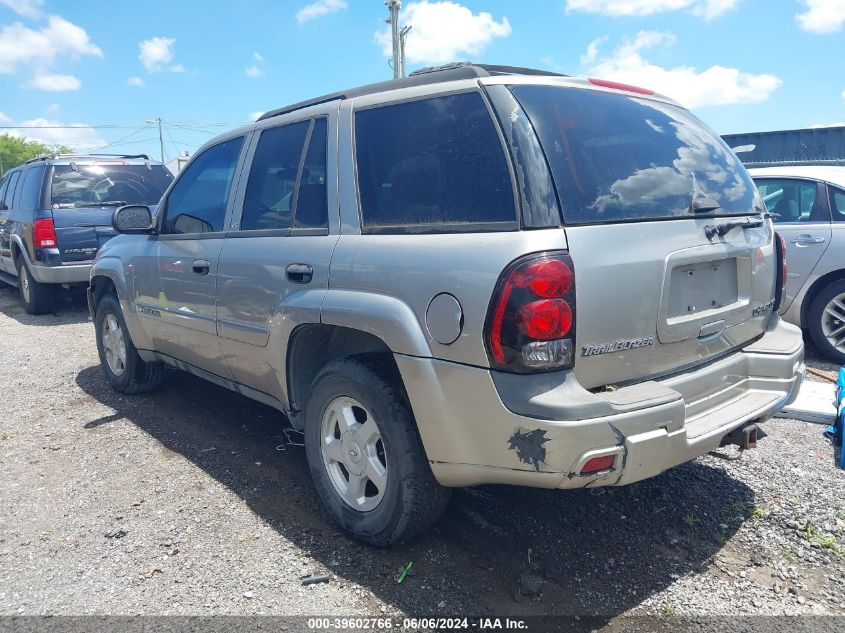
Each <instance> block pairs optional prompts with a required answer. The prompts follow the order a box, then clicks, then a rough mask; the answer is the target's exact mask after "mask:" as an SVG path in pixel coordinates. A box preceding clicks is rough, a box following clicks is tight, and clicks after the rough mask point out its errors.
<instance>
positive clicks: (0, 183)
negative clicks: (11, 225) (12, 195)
mask: <svg viewBox="0 0 845 633" xmlns="http://www.w3.org/2000/svg"><path fill="white" fill-rule="evenodd" d="M8 186H9V175H8V174H6V175H5V176H3V178H1V179H0V211H8V207H6V206H5V205H4V204H3V199H4V198H5V197H6V187H8Z"/></svg>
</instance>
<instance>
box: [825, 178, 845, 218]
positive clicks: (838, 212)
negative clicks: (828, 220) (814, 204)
mask: <svg viewBox="0 0 845 633" xmlns="http://www.w3.org/2000/svg"><path fill="white" fill-rule="evenodd" d="M828 190H829V191H830V205H831V206H832V207H833V209H832V211H833V221H834V222H845V191H843V190H842V189H837V188H835V187H831V186H829V185H828Z"/></svg>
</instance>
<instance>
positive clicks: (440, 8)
mask: <svg viewBox="0 0 845 633" xmlns="http://www.w3.org/2000/svg"><path fill="white" fill-rule="evenodd" d="M400 23H401V24H403V25H410V26H413V30H412V31H411V32H410V33H409V34H408V39H407V43H406V47H405V55H406V56H407V59H408V61H410V62H412V63H428V64H439V63H443V62H449V61H456V60H458V59H459V58H460V57H461V56H464V55H479V54H480V53H481V52H482V51H483V50H484V49H485V48H486V47H487V45H488V44H489V43H490V42H491V41H492V40H493V38H496V37H507V36H508V35H510V34H511V25H510V22H508V19H507V18H506V17H503V18H502V21H501V22H496V20H495V19H494V18H493V16H492V15H490V14H489V13H487V12H486V11H482V12H480V13H477V14H474V13H473V12H472V11H470V10H469V9H468V8H467V7H465V6H463V5H461V4H458V3H456V2H450V1H448V0H447V1H442V2H429V1H428V0H422V1H421V2H410V3H408V4H407V5H405V6H404V7H403V8H402V13H401V15H400ZM375 42H376V43H377V44H379V45H380V46H381V47H382V51H383V52H384V54H385V55H386V56H387V57H390V55H391V54H392V43H391V35H390V28H389V27H384V28H382V29H380V30H378V31H377V32H376V34H375Z"/></svg>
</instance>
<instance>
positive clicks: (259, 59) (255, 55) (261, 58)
mask: <svg viewBox="0 0 845 633" xmlns="http://www.w3.org/2000/svg"><path fill="white" fill-rule="evenodd" d="M252 58H253V59H254V60H255V61H257V62H263V61H264V56H263V55H262V54H261V53H253V54H252Z"/></svg>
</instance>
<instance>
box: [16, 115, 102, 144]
mask: <svg viewBox="0 0 845 633" xmlns="http://www.w3.org/2000/svg"><path fill="white" fill-rule="evenodd" d="M20 125H22V126H26V127H35V128H43V129H29V130H12V131H11V132H10V134H11V135H12V136H17V137H18V138H25V139H28V140H30V141H38V142H39V143H44V144H45V145H68V146H70V147H73V148H75V149H80V148H85V149H89V148H90V149H94V148H97V147H99V146H101V145H105V144H106V142H105V141H104V140H103V139H102V138H100V137H99V136H98V135H97V132H96V130H94V129H93V128H92V127H91V126H90V125H85V124H84V123H70V124H67V123H62V122H61V121H54V120H50V119H32V120H30V121H21V123H20Z"/></svg>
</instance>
